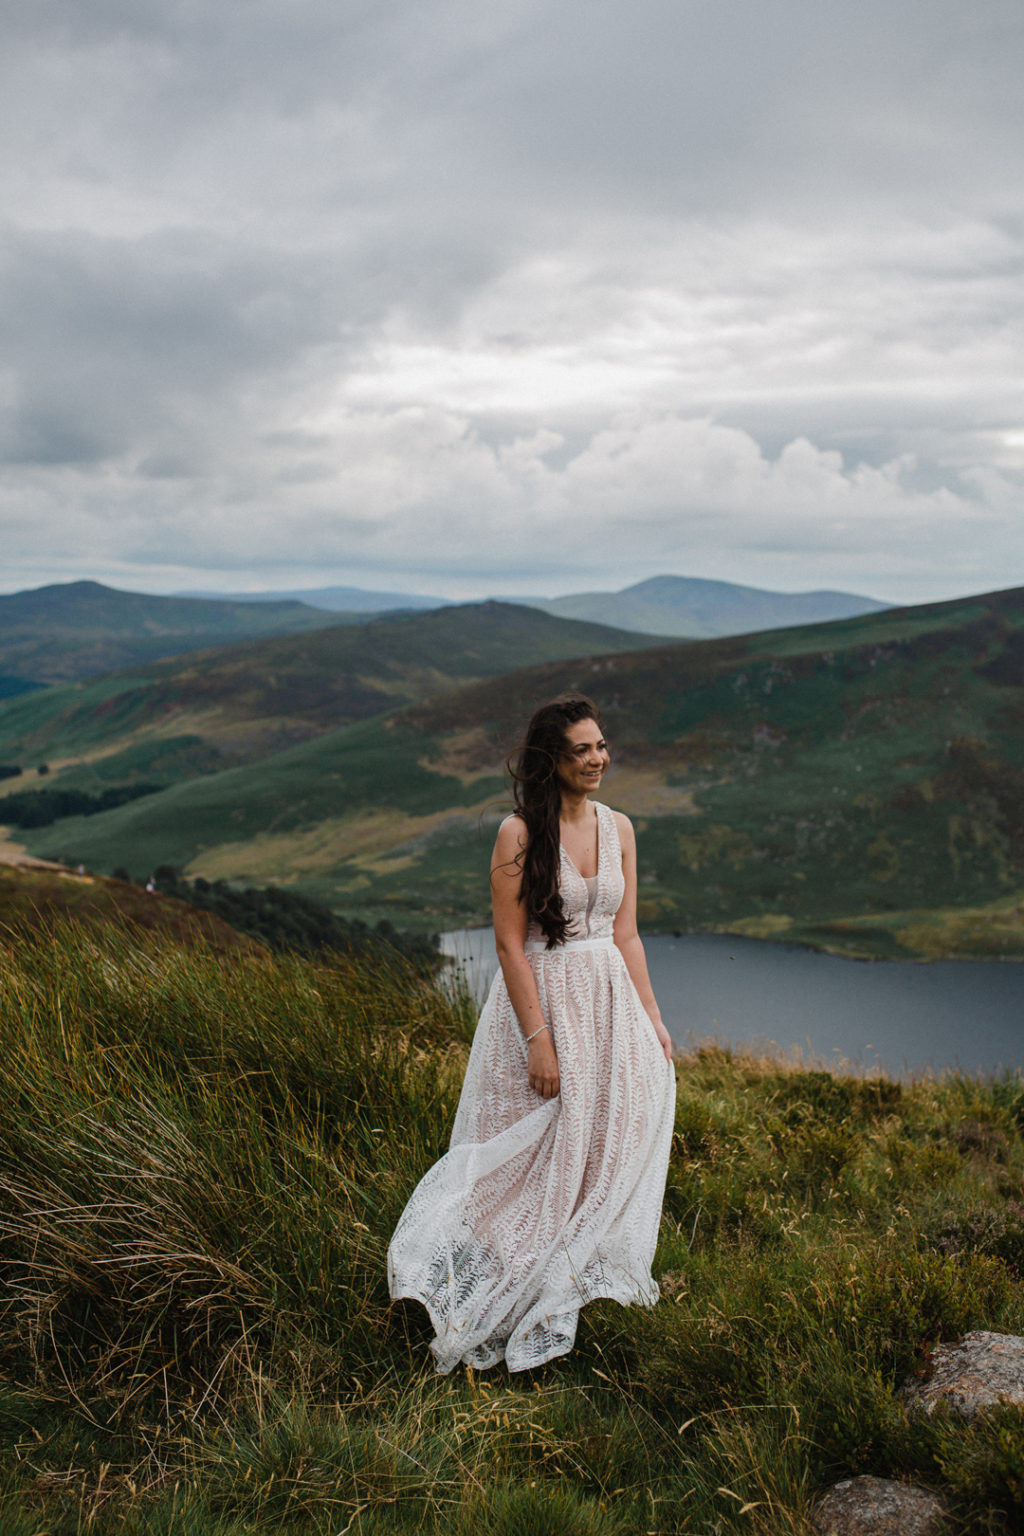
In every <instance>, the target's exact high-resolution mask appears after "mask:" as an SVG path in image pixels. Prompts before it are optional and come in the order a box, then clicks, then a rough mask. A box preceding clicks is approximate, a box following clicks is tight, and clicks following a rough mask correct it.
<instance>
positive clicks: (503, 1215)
mask: <svg viewBox="0 0 1024 1536" xmlns="http://www.w3.org/2000/svg"><path fill="white" fill-rule="evenodd" d="M597 817H598V836H599V843H598V848H599V853H598V873H597V876H596V880H595V881H592V882H591V887H592V888H591V890H589V891H588V882H587V881H586V880H584V878H583V876H582V875H580V873H579V871H578V870H577V869H576V867H575V865H574V864H573V863H572V861H571V859H570V858H569V856H568V854H567V853H566V852H565V849H564V848H563V849H562V857H561V877H560V884H561V891H562V899H563V903H564V906H565V910H566V913H567V915H569V916H570V917H571V919H572V930H571V932H572V935H573V937H572V938H571V939H570V941H569V942H568V943H566V944H565V945H563V946H560V947H559V948H557V949H553V950H549V949H546V948H545V946H544V941H543V938H542V935H541V934H540V932H539V930H537V931H533V930H531V932H530V933H529V934H528V936H527V945H526V949H527V954H528V955H529V957H530V964H531V966H532V968H533V972H534V975H535V976H536V978H537V988H538V991H539V993H540V1003H541V1008H542V1009H543V1012H544V1018H545V1020H546V1021H547V1022H548V1023H549V1024H550V1026H551V1031H552V1034H553V1036H554V1041H555V1048H556V1050H557V1053H558V1066H559V1074H560V1078H561V1092H560V1094H559V1095H558V1097H557V1098H554V1099H548V1100H544V1099H541V1098H540V1097H539V1096H538V1095H537V1094H536V1093H535V1092H534V1090H533V1089H532V1088H531V1087H530V1085H529V1081H528V1079H527V1064H526V1059H527V1048H526V1045H525V1043H524V1041H523V1036H522V1031H521V1029H520V1027H519V1023H518V1021H517V1019H516V1015H515V1012H514V1010H513V1008H512V1003H511V1001H510V999H509V995H508V989H507V988H506V986H505V982H504V979H503V977H502V975H501V972H500V971H499V972H498V975H497V976H496V977H495V979H494V982H493V985H492V986H491V990H490V994H489V996H488V998H487V1002H486V1004H485V1006H484V1010H483V1012H482V1014H481V1016H480V1022H479V1024H478V1026H477V1030H476V1035H475V1037H474V1040H473V1049H472V1052H471V1054H470V1059H469V1065H468V1067H467V1069H466V1079H465V1082H464V1083H463V1087H462V1096H461V1098H460V1100H459V1107H458V1112H457V1114H456V1117H455V1128H454V1130H453V1132H452V1139H451V1147H450V1150H449V1151H448V1152H447V1153H446V1154H445V1156H444V1157H443V1158H442V1159H441V1160H440V1162H438V1163H435V1165H434V1167H433V1168H431V1169H430V1171H429V1172H428V1173H427V1174H426V1175H425V1176H424V1177H423V1179H421V1181H420V1183H419V1184H418V1185H417V1187H416V1189H415V1191H414V1192H413V1195H412V1198H411V1199H410V1201H409V1204H408V1205H407V1206H406V1208H405V1211H404V1212H403V1214H402V1217H401V1219H400V1221H399V1223H398V1226H397V1228H396V1230H395V1234H394V1237H393V1238H392V1240H391V1246H390V1248H389V1250H388V1283H389V1286H390V1289H391V1295H392V1296H393V1297H395V1298H397V1297H412V1298H415V1299H416V1300H417V1301H421V1302H422V1303H423V1304H424V1306H425V1307H426V1308H427V1311H428V1312H429V1314H430V1318H431V1321H432V1323H433V1325H434V1330H435V1333H436V1338H435V1339H434V1341H433V1343H432V1344H431V1349H432V1350H433V1353H434V1356H435V1358H436V1360H437V1366H438V1370H440V1371H442V1372H448V1371H451V1370H453V1369H454V1367H455V1366H456V1365H458V1364H459V1362H460V1361H462V1362H465V1363H466V1364H467V1365H472V1366H475V1367H476V1368H477V1369H478V1370H479V1369H483V1368H484V1367H486V1366H489V1365H494V1364H495V1363H496V1362H497V1361H499V1360H501V1359H504V1360H505V1362H506V1364H507V1366H508V1368H509V1370H510V1371H522V1370H528V1369H529V1368H530V1367H532V1366H537V1365H542V1364H543V1363H544V1361H545V1360H551V1359H554V1357H555V1356H557V1355H563V1354H565V1353H566V1352H567V1351H568V1350H570V1349H571V1348H572V1346H573V1341H574V1339H575V1337H576V1320H577V1316H578V1314H579V1310H580V1307H581V1306H583V1304H584V1303H585V1302H587V1301H593V1300H595V1299H596V1298H597V1297H601V1296H605V1297H611V1298H613V1299H614V1300H615V1301H619V1302H622V1303H624V1304H626V1303H630V1302H640V1303H643V1304H645V1305H652V1304H653V1303H654V1302H655V1301H656V1300H657V1299H658V1287H657V1284H656V1282H655V1281H654V1280H653V1279H652V1277H651V1260H652V1258H653V1256H654V1246H655V1243H656V1241H657V1235H658V1224H659V1221H660V1218H661V1203H662V1198H663V1195H664V1190H665V1174H666V1170H667V1167H668V1154H669V1143H670V1141H671V1136H672V1124H673V1118H674V1110H675V1074H674V1072H673V1070H672V1068H671V1067H670V1066H669V1064H668V1062H666V1060H665V1057H664V1054H663V1053H662V1049H661V1046H660V1045H659V1044H658V1039H657V1036H656V1035H655V1033H654V1026H653V1025H652V1024H651V1021H650V1019H649V1018H648V1017H647V1014H646V1013H645V1012H644V1009H643V1006H642V1004H641V1002H640V999H639V997H638V995H637V991H636V988H635V987H634V985H633V982H632V981H631V979H630V976H629V973H628V972H627V970H626V966H625V963H624V961H623V959H622V955H621V954H620V953H619V951H618V949H616V947H615V945H614V943H613V941H612V923H613V920H614V917H615V913H616V911H617V910H618V907H619V903H620V902H621V900H622V893H623V885H624V882H623V875H622V851H621V848H620V845H619V834H618V829H617V827H616V825H615V817H614V815H613V814H612V812H611V811H610V810H609V809H608V807H607V806H604V805H598V806H597Z"/></svg>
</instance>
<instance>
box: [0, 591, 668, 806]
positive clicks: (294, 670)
mask: <svg viewBox="0 0 1024 1536" xmlns="http://www.w3.org/2000/svg"><path fill="white" fill-rule="evenodd" d="M649 643H650V637H648V636H642V635H634V634H625V633H624V632H622V631H619V630H614V629H610V628H608V627H607V626H606V625H596V624H581V623H576V622H574V621H573V620H569V619H556V618H552V617H550V616H549V615H547V614H541V613H537V612H535V611H533V610H532V609H527V608H521V607H517V606H515V605H513V604H506V603H475V604H466V605H464V606H461V607H451V608H442V609H437V610H433V611H430V612H426V613H412V614H391V615H386V616H384V617H382V618H379V619H374V620H371V621H368V622H366V623H362V624H358V625H344V626H341V625H334V626H331V627H330V628H326V629H317V630H311V631H309V632H307V633H305V634H298V635H288V636H282V637H276V638H273V639H268V640H259V641H250V642H248V643H246V644H243V645H234V646H219V647H217V648H216V649H212V650H208V651H204V652H200V653H193V654H191V655H189V656H187V657H175V658H174V659H173V660H170V661H164V662H158V663H155V664H152V665H150V666H147V667H144V668H136V669H133V670H132V671H129V672H121V673H115V674H112V675H109V676H106V677H102V678H96V679H91V680H88V681H83V682H78V683H73V684H68V685H66V686H64V687H62V688H53V689H47V690H45V691H43V692H39V693H34V694H31V695H28V696H25V697H22V698H19V699H14V700H11V701H9V702H7V703H6V704H0V763H12V764H22V765H26V766H27V765H31V764H37V763H39V762H40V761H45V762H46V763H47V765H48V767H49V769H50V775H49V777H48V778H47V783H48V784H52V783H53V782H54V775H55V774H56V777H57V780H58V782H59V783H60V784H61V786H62V787H63V786H74V787H76V788H86V789H88V788H92V787H93V786H96V785H99V784H109V783H114V782H134V781H137V780H138V779H140V778H142V779H157V780H158V781H160V782H161V783H164V784H167V783H172V782H175V781H178V780H180V779H183V778H190V777H195V776H196V775H198V774H202V773H209V772H211V771H213V770H215V769H217V768H223V767H228V766H233V765H234V764H236V763H240V762H251V761H253V760H254V759H257V758H263V757H266V756H269V755H271V754H272V753H274V752H278V751H281V750H282V749H283V748H285V747H289V746H292V745H294V744H295V743H296V742H299V741H304V740H307V739H309V738H311V737H314V736H318V735H321V734H322V733H323V732H324V731H328V730H336V729H337V728H338V727H339V726H342V725H347V724H350V723H352V722H355V721H358V720H364V719H367V718H369V717H370V716H372V715H375V714H380V713H381V712H382V711H386V710H392V709H395V708H397V707H399V706H400V705H402V704H407V703H410V702H412V701H418V700H422V699H425V698H428V697H430V696H432V695H434V694H441V693H444V692H446V691H449V690H451V689H452V688H454V687H457V686H459V685H460V684H462V683H465V682H467V681H469V680H471V679H474V678H481V677H488V676H491V675H494V674H497V673H500V672H503V671H505V670H506V669H507V667H508V664H509V661H510V659H516V660H518V661H520V662H521V663H523V664H526V665H529V664H536V663H538V662H541V661H547V660H551V659H554V658H560V657H566V656H579V655H582V654H585V653H588V652H594V651H599V652H607V651H618V650H637V649H640V648H642V647H643V646H644V645H647V644H649ZM35 782H36V781H35V779H34V778H30V779H26V778H25V776H24V775H23V777H22V779H21V780H11V781H5V782H3V783H2V784H0V792H3V791H8V792H9V791H11V790H12V789H14V788H17V789H23V788H31V787H34V785H35Z"/></svg>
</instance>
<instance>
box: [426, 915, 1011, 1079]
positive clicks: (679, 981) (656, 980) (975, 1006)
mask: <svg viewBox="0 0 1024 1536" xmlns="http://www.w3.org/2000/svg"><path fill="white" fill-rule="evenodd" d="M644 947H645V949H646V951H647V962H648V967H649V969H650V973H651V981H652V983H653V985H654V991H655V995H656V996H657V999H658V1003H659V1005H660V1007H661V1012H662V1016H663V1018H664V1020H665V1023H666V1025H667V1027H668V1031H669V1033H670V1034H671V1036H672V1039H673V1040H674V1041H675V1042H676V1044H677V1046H679V1047H680V1048H681V1049H684V1050H685V1049H687V1048H689V1047H692V1046H693V1045H694V1044H697V1043H699V1042H700V1041H703V1040H717V1041H719V1042H722V1043H729V1044H732V1045H737V1046H739V1045H742V1046H750V1047H754V1048H757V1049H764V1050H770V1051H771V1052H772V1053H773V1054H782V1053H792V1052H799V1053H800V1054H801V1055H802V1056H803V1058H804V1059H805V1061H806V1062H807V1063H808V1064H815V1065H824V1066H838V1065H840V1064H845V1065H848V1066H849V1067H850V1068H852V1069H853V1070H877V1069H878V1068H882V1069H883V1070H884V1071H886V1072H888V1073H889V1074H890V1075H892V1076H896V1077H905V1076H909V1075H911V1074H913V1073H918V1072H928V1071H935V1072H940V1071H944V1070H949V1069H955V1070H960V1071H964V1072H972V1073H978V1072H980V1073H991V1072H998V1071H1003V1070H1011V1071H1016V1070H1024V962H1018V961H991V962H984V961H963V960H961V961H936V962H934V963H932V964H926V965H925V964H915V963H913V962H911V961H904V960H892V961H888V960H880V961H862V960H843V959H839V958H838V957H837V956H835V955H821V954H817V953H815V952H814V951H813V950H808V949H799V948H797V947H796V946H794V945H787V944H770V943H766V942H764V941H762V940H760V939H737V938H731V937H729V936H728V935H719V934H691V935H685V936H683V937H682V938H673V937H672V936H671V935H669V934H658V935H655V936H653V937H647V938H645V939H644ZM444 948H445V952H446V953H448V954H454V955H456V956H458V957H460V958H462V959H463V960H464V961H465V963H466V965H467V969H468V971H469V973H470V976H471V980H472V981H473V984H474V986H476V987H477V989H478V990H480V989H485V988H486V985H487V984H488V982H489V981H490V977H491V976H492V975H493V974H494V971H495V969H496V968H497V962H496V960H495V958H494V936H493V933H492V931H491V929H490V928H474V929H469V930H464V931H463V932H461V933H458V934H446V935H445V938H444Z"/></svg>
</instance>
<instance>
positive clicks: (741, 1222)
mask: <svg viewBox="0 0 1024 1536" xmlns="http://www.w3.org/2000/svg"><path fill="white" fill-rule="evenodd" d="M0 992H2V1000H0V1033H2V1055H0V1061H2V1063H3V1066H2V1071H3V1085H2V1086H3V1093H2V1106H3V1107H2V1110H0V1265H2V1280H3V1286H2V1289H0V1296H2V1301H0V1528H2V1529H3V1530H4V1532H5V1533H6V1532H13V1533H24V1536H33V1533H38V1532H41V1531H45V1532H47V1533H48V1536H70V1533H72V1532H74V1533H76V1536H78V1533H80V1532H83V1531H91V1532H96V1533H98V1536H105V1533H108V1532H110V1533H114V1532H117V1533H135V1532H143V1531H144V1532H147V1533H149V1532H167V1533H172V1532H174V1533H179V1532H180V1533H190V1536H242V1533H243V1532H244V1533H253V1532H267V1533H270V1532H274V1533H280V1532H285V1533H292V1532H295V1533H300V1532H301V1533H305V1532H315V1533H323V1536H328V1533H340V1532H342V1531H348V1532H351V1533H353V1536H355V1533H388V1536H392V1533H394V1536H401V1533H406V1532H417V1533H431V1532H438V1533H440V1532H444V1533H448V1532H456V1533H466V1536H469V1533H471V1532H473V1533H475V1532H477V1531H479V1530H487V1531H489V1532H490V1531H493V1532H499V1533H505V1536H513V1533H521V1536H533V1533H536V1532H548V1531H550V1532H552V1533H554V1532H558V1533H559V1536H564V1533H566V1532H569V1533H579V1536H612V1533H622V1536H626V1533H637V1536H639V1533H646V1532H655V1533H658V1536H662V1533H664V1536H677V1533H682V1532H694V1533H698V1532H700V1533H704V1532H716V1531H718V1532H724V1531H730V1532H731V1531H743V1532H747V1531H749V1532H752V1533H755V1536H779V1533H783V1536H785V1533H793V1536H795V1533H798V1532H807V1531H808V1530H809V1526H808V1515H809V1511H810V1509H811V1507H812V1505H813V1501H814V1499H815V1498H816V1497H817V1495H818V1494H819V1493H820V1492H821V1491H823V1490H824V1489H825V1488H826V1487H827V1486H828V1485H829V1484H830V1483H831V1482H833V1481H835V1480H837V1479H838V1478H840V1477H842V1476H848V1475H851V1474H856V1473H861V1472H871V1473H874V1474H877V1475H880V1476H896V1477H911V1478H914V1479H917V1480H920V1481H923V1482H926V1483H928V1484H931V1485H942V1486H945V1487H946V1488H947V1489H949V1490H950V1492H951V1497H952V1500H953V1506H954V1512H955V1513H954V1523H953V1530H954V1531H956V1532H963V1533H965V1536H966V1533H967V1532H971V1533H990V1536H1008V1533H1009V1532H1011V1531H1013V1530H1016V1529H1019V1528H1020V1522H1021V1518H1022V1515H1024V1440H1022V1437H1021V1435H1020V1428H1021V1417H1020V1414H1019V1413H1017V1412H1015V1411H1013V1410H1003V1411H1000V1412H998V1413H996V1414H993V1415H992V1416H991V1417H989V1418H988V1419H984V1420H982V1421H980V1422H978V1423H974V1424H969V1425H961V1424H960V1423H958V1422H954V1421H952V1420H949V1419H948V1418H945V1417H941V1416H940V1417H938V1418H936V1419H934V1420H922V1419H920V1418H916V1417H912V1416H910V1415H908V1413H907V1410H906V1408H905V1406H904V1403H903V1401H902V1399H901V1397H900V1393H899V1389H900V1386H901V1384H902V1383H903V1382H904V1381H905V1380H906V1379H907V1377H908V1376H909V1375H911V1374H912V1373H913V1372H914V1371H915V1370H916V1369H918V1368H919V1367H920V1366H921V1364H922V1361H923V1360H924V1359H925V1358H926V1352H927V1349H928V1347H929V1346H930V1345H932V1344H934V1343H935V1342H937V1341H940V1340H947V1339H953V1338H955V1337H957V1336H958V1335H959V1334H960V1333H962V1332H963V1331H964V1330H966V1329H969V1328H978V1327H983V1328H991V1329H995V1330H1002V1331H1008V1332H1022V1331H1024V1278H1022V1276H1024V1209H1022V1206H1021V1201H1022V1199H1024V1140H1022V1126H1024V1085H1022V1083H1021V1081H1020V1079H1019V1078H1013V1079H1009V1078H1008V1079H1005V1080H1000V1081H998V1082H993V1083H988V1084H985V1083H980V1082H976V1081H972V1080H969V1079H963V1078H957V1077H950V1078H947V1079H943V1080H922V1081H919V1082H916V1083H913V1084H909V1085H903V1086H901V1085H899V1084H895V1083H892V1082H888V1081H886V1080H858V1079H853V1078H843V1077H837V1076H832V1075H829V1074H826V1073H824V1072H818V1071H814V1070H810V1069H808V1068H806V1067H797V1066H789V1067H786V1066H782V1065H779V1064H777V1063H773V1062H770V1061H762V1060H754V1059H749V1058H744V1057H742V1056H738V1055H733V1054H731V1053H729V1052H723V1051H721V1050H714V1051H711V1050H709V1051H704V1052H700V1053H699V1054H697V1055H695V1056H693V1057H691V1058H687V1059H686V1060H684V1061H682V1062H680V1064H679V1072H678V1076H679V1103H678V1113H677V1120H676V1130H675V1137H674V1142H673V1152H672V1161H671V1167H670V1175H669V1183H668V1189H667V1193H666V1201H665V1215H664V1220H663V1226H662V1235H661V1241H660V1245H659V1249H658V1254H657V1258H656V1264H655V1269H656V1273H657V1274H658V1275H659V1276H660V1278H661V1282H662V1288H663V1299H662V1301H661V1302H660V1303H659V1305H658V1306H657V1307H656V1308H654V1309H652V1310H650V1311H646V1310H642V1309H628V1310H623V1309H621V1308H618V1307H616V1306H614V1305H613V1304H610V1303H600V1304H597V1305H594V1306H591V1307H588V1308H586V1309H585V1310H584V1312H583V1314H582V1317H581V1326H580V1334H579V1339H578V1344H577V1348H576V1350H575V1351H574V1352H573V1354H572V1355H570V1356H568V1357H566V1358H565V1359H564V1360H561V1361H558V1362H555V1363H553V1364H552V1365H550V1366H548V1367H545V1368H544V1369H543V1370H541V1371H539V1372H536V1373H532V1374H530V1375H529V1376H516V1377H509V1376H508V1375H507V1374H506V1373H505V1372H504V1371H503V1370H497V1371H494V1372H491V1373H487V1374H484V1375H474V1374H473V1373H465V1372H460V1373H456V1374H455V1375H454V1376H453V1377H449V1378H444V1379H441V1378H438V1377H437V1376H436V1375H435V1374H434V1373H433V1371H432V1368H431V1365H430V1363H429V1358H428V1355H427V1350H426V1333H425V1328H424V1321H423V1316H422V1314H421V1312H420V1310H419V1309H418V1308H415V1307H412V1306H406V1305H403V1306H400V1307H395V1306H392V1305H391V1304H390V1303H389V1301H388V1297H387V1292H386V1288H385V1282H384V1254H385V1250H386V1246H387V1242H388V1238H389V1235H390V1232H391V1230H392V1228H393V1225H394V1223H395V1221H396V1219H397V1217H398V1214H399V1212H400V1211H401V1209H402V1207H403V1205H404V1202H405V1200H406V1199H407V1197H408V1195H409V1193H410V1191H411V1188H412V1186H413V1184H414V1182H415V1180H416V1179H417V1177H418V1176H419V1175H420V1174H421V1173H422V1172H424V1171H425V1170H426V1168H427V1167H428V1166H429V1165H430V1163H431V1162H432V1161H433V1160H434V1159H435V1158H436V1157H437V1156H438V1155H439V1154H440V1153H441V1152H442V1151H443V1150H444V1147H445V1145H446V1141H447V1136H448V1133H449V1130H450V1126H451V1122H452V1118H453V1114H454V1109H455V1104H456V1099H457V1094H458V1089H459V1083H460V1079H461V1072H462V1068H463V1064H464V1061H465V1057H466V1052H467V1048H468V1040H469V1037H470V1032H471V1028H472V1011H471V1008H470V1006H469V1003H468V1000H467V999H466V998H465V997H464V996H462V995H460V994H459V993H458V992H453V991H451V990H450V989H449V990H446V989H445V986H444V985H443V984H442V985H439V984H437V983H434V982H431V981H429V980H427V979H426V978H424V977H423V976H422V975H420V974H418V973H417V972H416V971H415V970H414V969H413V968H411V967H409V966H408V965H405V964H403V963H402V962H401V961H400V960H398V959H395V960H394V961H380V962H375V963H374V964H372V965H366V964H365V963H364V964H350V965H345V964H344V963H342V964H340V965H339V966H331V967H329V968H328V967H318V966H316V965H312V964H308V963H302V962H298V961H286V960H281V959H273V958H271V957H264V956H246V955H244V954H241V955H237V956H232V957H230V958H229V959H226V958H225V957H223V956H220V957H218V956H216V955H213V954H210V953H208V952H205V951H203V950H202V949H190V950H188V951H184V950H182V949H181V948H180V947H178V946H176V945H174V944H172V943H169V942H167V941H164V940H161V939H160V938H159V937H150V938H138V937H136V938H134V939H132V940H130V941H129V939H128V938H127V936H126V935H125V934H124V933H123V932H118V931H117V930H116V929H109V930H108V931H106V932H105V933H97V932H96V931H86V930H83V929H80V928H76V927H75V926H74V925H64V926H61V927H59V928H58V929H56V930H54V931H53V932H52V933H37V934H36V935H35V936H33V937H21V938H15V937H13V936H11V937H9V939H8V941H7V942H6V944H5V952H4V955H3V965H2V971H0Z"/></svg>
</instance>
